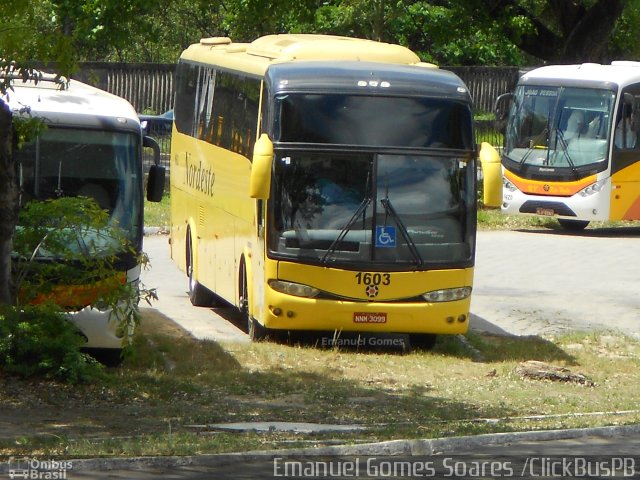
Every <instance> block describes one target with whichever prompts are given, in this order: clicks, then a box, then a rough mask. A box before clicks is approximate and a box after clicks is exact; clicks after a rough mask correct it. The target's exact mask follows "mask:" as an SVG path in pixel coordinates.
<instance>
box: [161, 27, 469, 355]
mask: <svg viewBox="0 0 640 480" xmlns="http://www.w3.org/2000/svg"><path fill="white" fill-rule="evenodd" d="M174 110H175V111H174V126H173V133H172V147H171V149H172V151H171V168H170V169H171V238H170V242H171V256H172V258H173V259H174V261H175V262H176V263H177V265H178V266H179V267H180V268H181V269H182V270H183V271H184V272H185V273H186V274H187V276H188V285H189V296H190V299H191V302H192V303H193V305H197V306H209V305H212V304H213V303H215V302H216V301H220V300H222V301H225V302H228V303H231V304H233V305H235V306H236V307H237V308H238V309H239V310H240V311H241V312H242V313H243V314H244V316H245V317H246V321H247V328H248V332H249V336H250V337H251V339H252V340H256V339H260V338H262V337H264V336H265V335H266V334H267V333H269V331H270V330H290V331H291V330H302V331H332V332H370V333H371V332H390V333H404V334H409V335H410V340H411V342H412V344H413V345H414V346H415V345H416V344H417V345H420V346H429V345H432V344H433V341H434V339H435V335H436V334H455V333H463V332H465V331H466V330H467V328H468V324H469V305H470V294H471V289H472V282H473V266H474V253H475V252H474V249H475V236H476V183H475V182H476V180H475V178H476V177H475V175H476V161H477V150H476V147H475V144H474V140H473V138H474V137H473V125H472V122H473V120H472V119H473V116H472V107H471V97H470V94H469V92H468V90H467V88H466V87H465V85H464V84H463V82H462V81H461V80H460V79H459V78H458V77H457V76H455V75H454V74H452V73H450V72H447V71H444V70H440V69H438V68H437V67H435V66H434V65H431V64H426V63H422V62H420V59H419V58H418V56H417V55H415V54H414V53H413V52H412V51H410V50H408V49H406V48H404V47H401V46H399V45H391V44H385V43H379V42H375V41H370V40H362V39H353V38H345V37H335V36H321V35H304V34H296V35H293V34H286V35H270V36H266V37H262V38H259V39H257V40H255V41H253V42H251V43H233V42H231V40H229V39H228V38H207V39H203V40H201V41H200V42H199V43H197V44H194V45H191V46H190V47H189V48H187V49H186V50H185V51H184V52H183V53H182V55H181V58H180V60H179V64H178V67H177V75H176V101H175V109H174Z"/></svg>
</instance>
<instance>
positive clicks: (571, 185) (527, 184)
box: [504, 170, 596, 197]
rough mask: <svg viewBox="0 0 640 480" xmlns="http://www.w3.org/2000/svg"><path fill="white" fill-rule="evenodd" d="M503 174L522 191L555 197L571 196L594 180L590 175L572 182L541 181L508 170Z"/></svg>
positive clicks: (593, 176) (594, 177)
mask: <svg viewBox="0 0 640 480" xmlns="http://www.w3.org/2000/svg"><path fill="white" fill-rule="evenodd" d="M504 176H505V177H507V180H509V181H510V182H511V183H513V184H514V185H515V186H516V187H518V190H520V191H521V192H523V193H527V194H530V195H549V196H557V197H571V196H572V195H575V194H576V193H578V192H579V191H580V190H582V189H583V188H585V187H588V186H589V185H591V184H592V183H595V181H596V176H595V175H591V176H589V177H585V178H582V179H580V180H577V181H572V182H542V181H539V180H528V179H524V178H521V177H518V176H517V175H516V174H514V173H513V172H510V171H508V170H505V171H504Z"/></svg>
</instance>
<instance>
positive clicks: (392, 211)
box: [380, 197, 424, 265]
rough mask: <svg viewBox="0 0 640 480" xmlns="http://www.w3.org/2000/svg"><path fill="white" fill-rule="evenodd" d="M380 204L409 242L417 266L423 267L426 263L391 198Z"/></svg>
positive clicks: (381, 201) (383, 200)
mask: <svg viewBox="0 0 640 480" xmlns="http://www.w3.org/2000/svg"><path fill="white" fill-rule="evenodd" d="M380 203H381V204H382V206H383V207H384V209H385V211H386V212H387V213H388V214H389V215H390V216H391V218H393V219H394V220H395V222H396V225H397V226H398V229H399V230H400V233H401V234H402V237H403V238H404V240H405V241H406V242H407V246H408V247H409V251H410V252H411V255H413V259H414V260H415V263H416V265H422V264H423V263H424V262H423V261H422V257H421V256H420V252H419V251H418V248H417V247H416V244H415V243H414V241H413V239H412V238H411V236H410V235H409V231H408V230H407V227H405V225H404V223H403V222H402V219H401V218H400V216H399V215H398V213H397V212H396V210H395V208H393V205H392V204H391V200H389V197H387V198H383V199H381V200H380Z"/></svg>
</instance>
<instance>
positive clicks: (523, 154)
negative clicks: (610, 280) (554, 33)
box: [494, 61, 640, 230]
mask: <svg viewBox="0 0 640 480" xmlns="http://www.w3.org/2000/svg"><path fill="white" fill-rule="evenodd" d="M639 97H640V63H638V62H620V61H619V62H612V63H611V65H600V64H592V63H587V64H581V65H557V66H547V67H542V68H538V69H535V70H532V71H530V72H528V73H526V74H524V75H523V76H522V77H521V78H520V80H519V82H518V85H517V87H516V90H515V93H514V94H512V95H509V98H510V99H511V108H510V112H509V117H508V121H507V127H506V133H505V148H504V150H503V153H502V158H501V163H502V177H503V178H502V184H503V186H502V195H501V196H500V195H496V197H497V199H498V204H500V203H501V208H502V212H503V213H505V214H518V215H519V214H528V215H544V216H552V217H555V218H557V219H558V221H559V222H560V224H561V225H562V226H563V227H564V228H567V229H572V230H580V229H583V228H585V227H586V226H587V225H588V224H589V222H591V221H608V220H640V142H639V141H638V131H639V127H640V122H638V113H639V112H638V106H639V103H638V98H639ZM494 180H495V181H496V182H495V183H498V182H499V179H494ZM498 189H499V185H498ZM494 206H498V205H494Z"/></svg>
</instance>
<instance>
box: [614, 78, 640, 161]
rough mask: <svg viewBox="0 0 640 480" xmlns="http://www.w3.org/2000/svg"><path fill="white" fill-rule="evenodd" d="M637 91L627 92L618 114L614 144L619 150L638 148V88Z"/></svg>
mask: <svg viewBox="0 0 640 480" xmlns="http://www.w3.org/2000/svg"><path fill="white" fill-rule="evenodd" d="M632 90H635V91H633V92H632V91H629V90H628V91H625V92H624V93H623V95H622V99H621V100H620V106H619V107H618V111H617V113H616V118H615V128H614V137H613V139H614V140H613V143H614V146H615V148H617V149H619V150H635V149H637V148H638V127H639V126H640V125H639V121H638V115H639V113H640V112H638V104H639V103H638V102H640V99H639V98H638V96H637V95H638V93H640V92H638V91H637V90H639V89H638V87H635V88H633V89H632Z"/></svg>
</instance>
